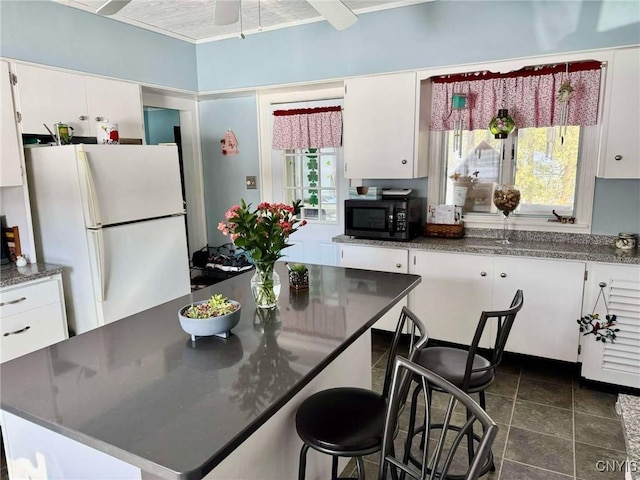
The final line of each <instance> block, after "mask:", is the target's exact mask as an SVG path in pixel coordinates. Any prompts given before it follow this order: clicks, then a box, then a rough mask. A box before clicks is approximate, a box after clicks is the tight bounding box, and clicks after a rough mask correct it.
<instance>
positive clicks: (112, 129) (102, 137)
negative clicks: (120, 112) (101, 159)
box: [96, 120, 120, 145]
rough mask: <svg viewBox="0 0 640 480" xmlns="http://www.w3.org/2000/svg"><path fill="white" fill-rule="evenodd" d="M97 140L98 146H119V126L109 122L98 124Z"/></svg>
mask: <svg viewBox="0 0 640 480" xmlns="http://www.w3.org/2000/svg"><path fill="white" fill-rule="evenodd" d="M96 140H97V142H98V145H118V144H119V143H120V135H119V133H118V124H117V123H109V121H108V120H106V121H104V122H98V123H96Z"/></svg>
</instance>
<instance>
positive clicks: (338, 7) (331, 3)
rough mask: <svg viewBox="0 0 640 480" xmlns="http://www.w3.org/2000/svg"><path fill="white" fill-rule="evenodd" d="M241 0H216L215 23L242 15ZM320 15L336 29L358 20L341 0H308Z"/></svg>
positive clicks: (235, 19)
mask: <svg viewBox="0 0 640 480" xmlns="http://www.w3.org/2000/svg"><path fill="white" fill-rule="evenodd" d="M240 3H241V0H216V3H215V7H214V10H213V24H214V25H218V26H221V25H231V24H233V23H236V22H237V21H238V19H239V17H240ZM307 3H308V4H309V5H311V6H312V7H313V8H314V9H315V10H316V11H317V12H318V13H319V14H320V15H322V16H323V17H324V18H325V19H326V20H327V21H328V22H329V23H330V24H331V25H333V28H335V29H336V30H344V29H345V28H348V27H350V26H351V25H353V24H354V23H356V21H357V20H358V17H357V15H356V14H355V13H353V12H352V11H351V9H350V8H349V7H347V6H346V5H345V4H344V3H342V1H341V0H307Z"/></svg>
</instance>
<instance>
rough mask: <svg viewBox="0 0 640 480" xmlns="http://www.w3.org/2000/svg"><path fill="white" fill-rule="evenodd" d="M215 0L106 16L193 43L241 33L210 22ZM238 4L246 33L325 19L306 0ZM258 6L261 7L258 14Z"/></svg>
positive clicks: (131, 7)
mask: <svg viewBox="0 0 640 480" xmlns="http://www.w3.org/2000/svg"><path fill="white" fill-rule="evenodd" d="M54 1H56V2H57V3H61V4H63V5H68V6H70V7H75V8H79V9H82V10H85V11H88V12H95V11H96V10H97V9H98V7H100V6H101V5H102V4H104V3H105V1H106V0H54ZM215 1H216V0H132V2H131V3H129V4H128V5H127V6H125V7H124V8H123V9H122V10H120V11H119V12H118V13H116V14H115V15H111V16H109V17H107V18H111V19H114V20H119V21H122V22H125V23H129V24H132V25H136V26H138V27H142V28H146V29H149V30H153V31H155V32H159V33H163V34H165V35H169V36H172V37H176V38H180V39H182V40H186V41H190V42H193V43H200V42H203V41H211V40H219V39H223V38H231V37H237V36H238V35H239V34H240V22H237V23H235V24H232V25H224V26H216V25H214V24H213V10H214V5H215ZM218 1H228V0H218ZM326 1H332V0H326ZM425 1H432V0H343V3H344V4H345V5H346V6H347V7H349V8H350V9H351V10H352V11H353V12H354V13H355V14H356V15H358V14H362V13H367V12H372V11H377V10H387V9H390V8H398V7H404V6H407V5H413V4H416V3H424V2H425ZM258 5H259V6H260V8H259V9H258ZM241 6H242V30H243V32H244V34H245V35H250V34H254V33H257V32H258V26H259V25H261V26H262V30H263V31H266V30H274V29H278V28H286V27H290V26H294V25H300V24H303V23H311V22H315V21H325V20H324V19H323V18H322V17H321V16H320V14H319V13H318V12H317V11H316V10H314V8H313V7H312V6H311V5H309V4H308V3H307V2H306V0H260V1H258V0H241ZM258 10H259V11H260V16H259V17H258ZM259 19H260V22H259V21H258V20H259Z"/></svg>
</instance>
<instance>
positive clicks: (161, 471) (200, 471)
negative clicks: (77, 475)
mask: <svg viewBox="0 0 640 480" xmlns="http://www.w3.org/2000/svg"><path fill="white" fill-rule="evenodd" d="M403 275H406V276H411V277H414V281H413V282H412V283H411V284H410V285H409V286H408V287H407V288H405V289H404V290H403V291H402V292H400V293H399V294H398V295H397V296H396V297H395V298H394V299H393V300H392V301H390V302H389V304H388V305H387V306H386V307H385V308H384V309H382V310H380V312H379V313H378V314H377V315H375V316H374V317H372V318H371V319H370V320H369V321H368V322H367V323H365V324H364V325H363V326H362V327H361V328H359V329H358V330H357V331H355V332H354V333H353V334H352V335H351V336H350V337H349V338H347V339H346V340H345V341H344V342H342V343H341V344H340V345H339V347H338V348H337V349H336V350H334V351H333V352H331V354H329V355H328V356H327V357H326V358H325V359H324V360H323V361H322V362H320V363H318V365H316V367H314V368H313V369H311V370H310V371H309V373H307V375H305V376H304V377H303V378H302V379H301V380H300V382H298V383H297V384H296V385H295V387H294V388H292V389H291V390H290V391H288V392H287V393H286V394H285V395H283V396H282V398H280V399H278V400H277V401H276V402H274V403H273V404H272V405H271V407H269V408H267V409H266V410H264V411H263V412H262V413H261V414H260V415H259V416H258V417H256V419H255V420H254V421H253V422H252V423H251V425H249V426H248V427H247V428H245V429H244V430H241V431H240V432H239V433H238V434H237V435H236V436H235V437H234V438H233V439H232V440H231V441H229V442H228V443H227V444H226V445H225V446H224V447H222V448H221V449H220V450H218V452H216V453H215V454H214V455H213V456H212V457H211V458H210V459H209V460H207V461H206V462H205V463H204V464H203V465H202V466H200V467H199V468H195V469H193V470H189V471H186V472H176V471H173V470H169V469H167V468H166V467H163V466H161V465H158V464H156V463H153V462H151V461H149V460H146V459H144V458H142V457H139V456H137V455H134V454H131V453H130V452H127V451H125V450H122V449H120V448H116V447H114V446H112V445H110V444H108V443H105V442H103V441H101V440H98V439H96V438H94V437H90V436H88V435H84V434H79V433H78V432H76V431H74V430H70V429H67V428H61V427H60V426H59V425H56V424H51V423H49V422H48V421H46V420H43V419H41V418H39V417H35V416H33V415H31V414H29V413H27V412H24V411H22V410H20V409H16V408H13V407H11V406H7V405H5V404H4V403H3V402H2V399H1V398H0V409H2V410H4V411H5V412H7V413H11V414H13V415H16V416H18V417H20V418H22V419H25V420H27V421H30V422H32V423H35V424H36V425H39V426H41V427H43V428H46V429H47V430H51V431H53V432H56V433H59V434H61V435H63V436H65V437H67V438H70V439H72V440H75V441H77V442H78V443H81V444H83V445H86V446H88V447H90V448H93V449H95V450H98V451H100V452H102V453H105V454H107V455H110V456H112V457H114V458H117V459H119V460H122V461H123V462H126V463H128V464H130V465H133V466H134V467H137V468H140V469H142V471H143V472H147V473H150V474H152V475H158V476H160V477H162V478H168V479H172V480H173V479H175V480H200V479H202V478H204V477H205V476H206V475H207V474H209V473H210V472H211V471H212V470H213V469H214V468H215V467H217V466H218V465H219V464H220V463H221V462H222V461H223V460H224V459H225V458H227V457H228V456H229V455H230V454H231V453H232V452H233V451H234V450H235V449H236V448H238V447H239V446H240V445H241V444H242V442H244V441H245V440H246V439H247V438H249V436H251V435H252V434H253V433H254V432H255V431H256V430H258V428H260V427H261V426H262V425H264V424H265V423H266V422H267V421H268V420H269V419H270V418H271V417H273V415H275V414H276V412H278V411H279V410H280V409H281V408H282V406H284V405H285V404H286V403H287V402H289V401H290V400H291V399H292V398H293V397H294V396H295V395H297V394H298V393H299V392H300V391H301V390H302V389H303V388H304V387H306V386H307V385H308V384H309V383H310V382H311V381H312V380H313V379H314V378H315V377H317V376H318V374H319V373H320V372H322V371H323V370H324V369H325V368H326V367H327V366H328V365H329V364H330V363H331V362H333V361H334V360H335V359H336V358H337V357H338V356H339V355H340V354H341V353H342V352H344V351H345V350H346V349H347V348H348V347H349V346H351V345H352V344H353V343H354V342H355V341H356V340H357V339H358V338H360V337H361V336H362V334H363V333H364V332H366V331H367V330H368V329H369V328H371V326H372V325H373V324H375V323H376V322H377V321H378V320H379V319H380V318H381V317H382V316H383V315H384V314H386V313H387V312H388V311H389V310H391V308H392V307H394V306H395V305H396V304H397V303H398V302H399V301H400V300H402V298H404V297H405V296H406V295H407V294H408V293H409V292H410V291H411V290H413V289H414V288H415V287H416V286H417V285H418V284H419V283H420V282H422V277H420V276H419V275H413V274H403Z"/></svg>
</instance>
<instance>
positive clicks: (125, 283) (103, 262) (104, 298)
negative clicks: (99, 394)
mask: <svg viewBox="0 0 640 480" xmlns="http://www.w3.org/2000/svg"><path fill="white" fill-rule="evenodd" d="M26 152H27V154H26V164H27V165H26V166H27V177H28V181H29V195H30V198H31V210H32V216H33V222H34V232H35V240H36V246H37V247H38V248H37V250H36V251H37V252H38V256H39V258H38V261H41V262H45V263H52V264H58V265H63V266H65V267H67V268H66V269H65V274H63V278H64V279H65V283H64V289H65V301H66V305H67V314H68V319H69V323H70V326H71V327H72V328H73V329H74V330H75V332H76V333H78V334H80V333H83V332H86V331H88V330H91V329H93V328H96V327H99V326H102V325H105V324H107V323H110V322H113V321H116V320H119V319H121V318H124V317H126V316H128V315H132V314H134V313H137V312H141V311H143V310H146V309H148V308H151V307H154V306H156V305H160V304H161V303H164V302H167V301H169V300H172V299H174V298H177V297H179V296H182V295H186V294H188V293H189V292H190V289H191V286H190V275H189V253H188V249H187V240H186V230H185V217H184V204H183V200H182V191H181V184H180V167H179V161H178V152H177V149H176V147H175V146H151V145H68V146H55V147H41V148H29V149H26ZM176 315H177V313H176Z"/></svg>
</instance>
